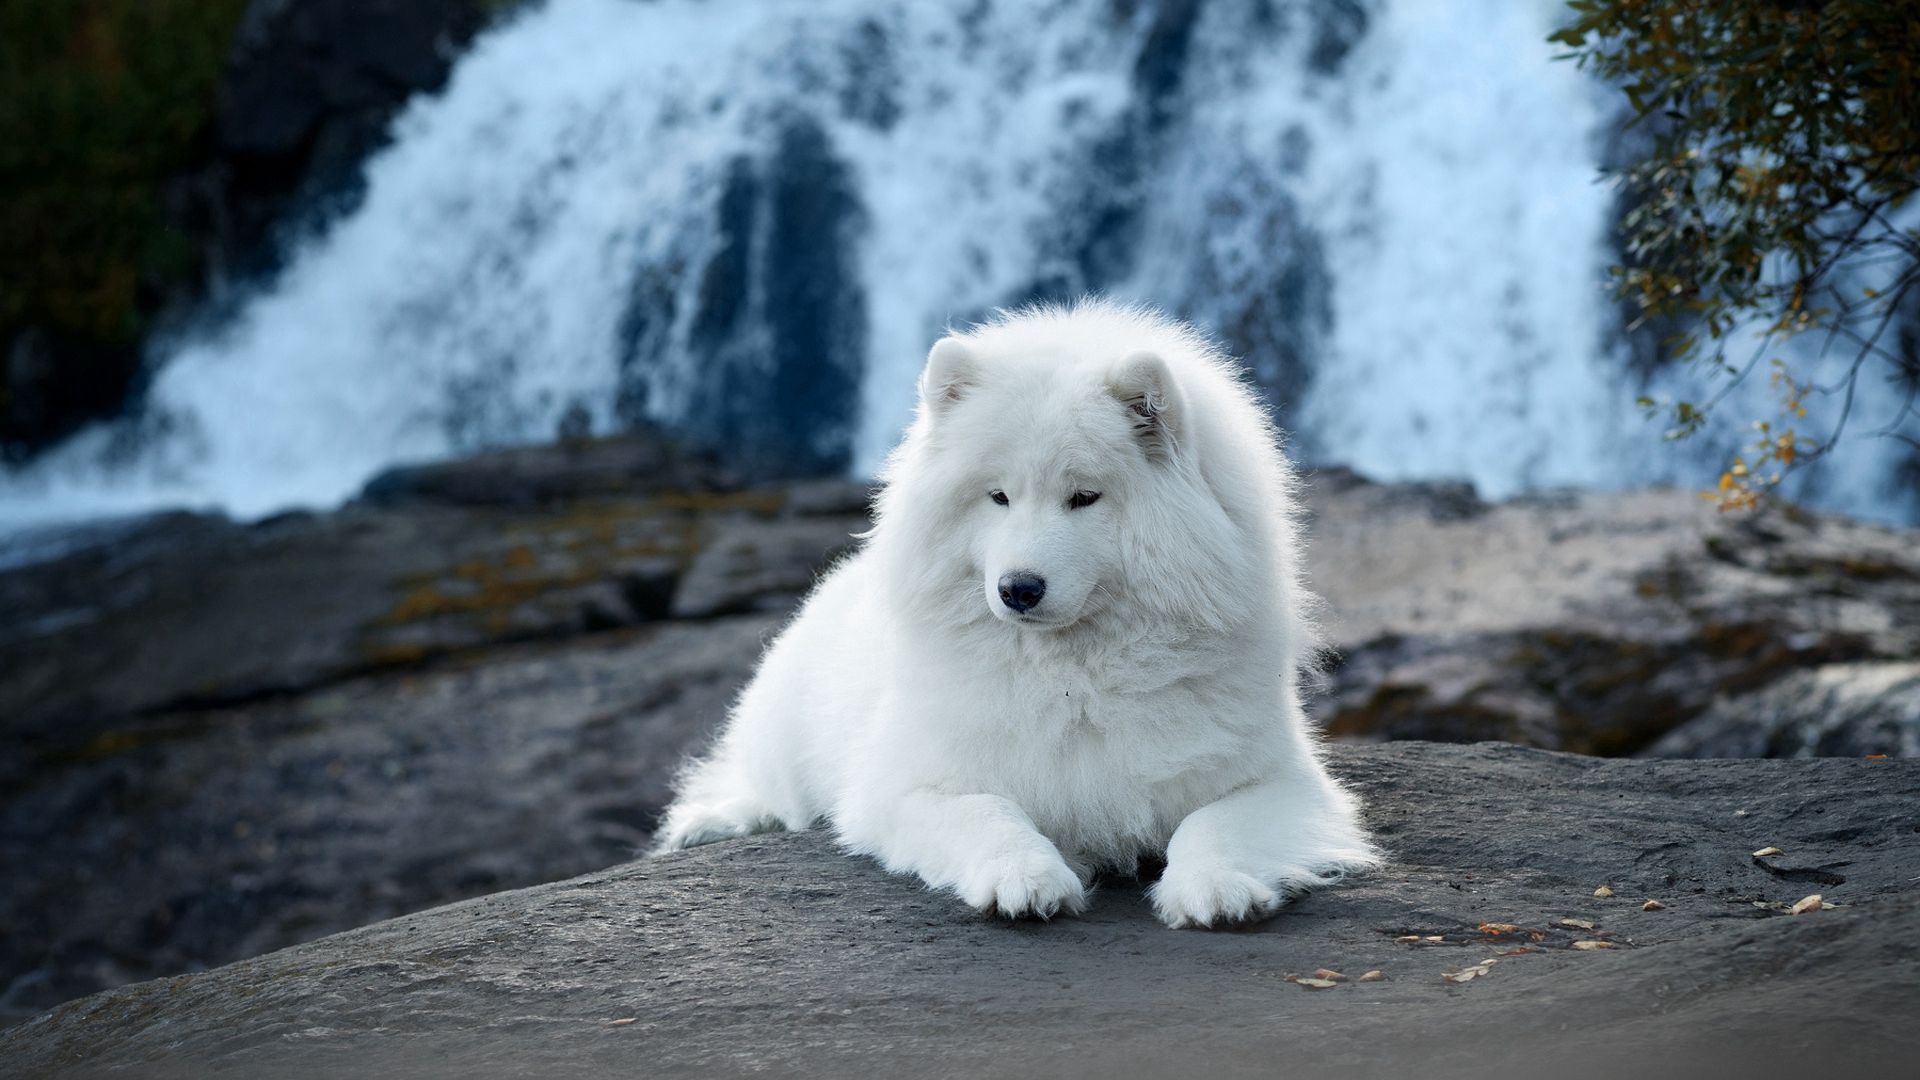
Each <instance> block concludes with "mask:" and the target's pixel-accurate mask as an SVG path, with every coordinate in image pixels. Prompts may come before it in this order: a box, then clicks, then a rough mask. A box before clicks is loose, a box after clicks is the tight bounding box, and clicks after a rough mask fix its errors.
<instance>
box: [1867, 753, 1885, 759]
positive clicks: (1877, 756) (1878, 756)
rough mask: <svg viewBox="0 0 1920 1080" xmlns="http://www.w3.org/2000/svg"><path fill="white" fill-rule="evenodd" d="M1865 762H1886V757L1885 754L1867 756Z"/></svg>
mask: <svg viewBox="0 0 1920 1080" xmlns="http://www.w3.org/2000/svg"><path fill="white" fill-rule="evenodd" d="M1867 760H1868V761H1885V760H1887V755H1885V754H1868V755H1867Z"/></svg>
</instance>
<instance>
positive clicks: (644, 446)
mask: <svg viewBox="0 0 1920 1080" xmlns="http://www.w3.org/2000/svg"><path fill="white" fill-rule="evenodd" d="M742 486H744V484H743V483H742V481H741V480H740V478H739V477H738V476H737V475H735V474H734V473H732V472H730V471H728V470H727V469H725V468H724V467H723V466H721V465H720V464H719V462H718V461H717V460H716V459H715V457H714V455H712V454H710V453H702V452H700V451H696V450H694V449H692V448H690V447H688V446H687V445H686V444H685V443H684V442H683V441H681V440H678V439H675V438H673V437H672V436H669V435H667V434H666V433H664V432H661V431H659V430H658V429H642V430H639V431H633V432H628V433H626V434H623V435H619V436H616V437H612V438H603V439H573V440H562V441H561V442H559V443H555V444H551V445H545V446H517V447H508V448H505V449H500V450H489V451H486V452H484V453H481V454H476V455H474V456H472V457H468V458H462V459H460V460H458V461H448V462H437V463H434V464H431V465H413V466H402V467H399V468H394V469H389V470H387V471H386V472H383V473H381V474H380V475H378V476H376V477H374V478H373V479H372V480H370V481H368V482H367V486H366V488H365V490H364V491H362V492H361V496H360V498H361V500H362V501H363V502H367V503H372V504H376V505H380V506H399V505H403V504H408V503H425V504H442V505H448V506H533V505H551V504H555V503H562V502H568V501H570V500H575V499H595V498H598V499H605V498H621V497H632V496H635V495H649V494H653V493H656V492H661V491H674V490H679V491H685V490H714V491H725V490H732V489H738V488H740V487H742Z"/></svg>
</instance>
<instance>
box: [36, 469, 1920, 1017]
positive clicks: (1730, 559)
mask: <svg viewBox="0 0 1920 1080" xmlns="http://www.w3.org/2000/svg"><path fill="white" fill-rule="evenodd" d="M646 438H647V437H645V436H633V437H630V438H629V439H626V440H603V441H579V442H570V443H565V444H561V445H558V446H553V447H544V448H527V449H521V450H513V451H500V452H494V453H490V454H485V455H481V456H479V457H477V458H475V459H472V460H471V461H469V462H465V463H448V464H443V465H436V466H431V467H427V468H422V469H411V470H403V471H398V472H396V473H392V474H388V477H386V478H383V479H382V480H380V481H376V483H375V484H374V485H372V487H373V488H374V489H375V490H374V491H373V493H372V496H371V497H370V498H368V499H365V500H363V501H361V502H359V503H357V504H355V505H353V506H350V507H348V508H347V509H345V510H343V511H341V512H339V513H336V514H330V515H288V516H285V517H282V518H278V519H275V520H271V521H267V522H262V523H260V524H257V525H251V526H245V525H237V524H234V523H232V522H229V521H227V520H225V519H223V518H219V517H209V516H204V515H192V514H169V515H160V516H156V517H152V518H147V519H140V520H134V521H123V522H108V523H100V524H96V525H92V526H88V527H86V528H82V529H76V530H67V531H64V532H42V533H39V534H35V535H32V536H27V537H24V538H21V537H16V538H14V539H13V540H12V541H11V542H10V543H9V544H8V545H7V547H6V549H5V550H0V731H4V732H5V733H6V734H7V736H8V738H6V739H4V740H0V793H4V794H0V869H4V871H5V873H4V874H0V943H4V946H3V948H0V1024H4V1023H7V1022H9V1021H13V1022H17V1021H19V1020H23V1019H25V1018H27V1017H29V1016H32V1015H35V1014H37V1013H38V1012H39V1011H41V1010H43V1009H45V1008H47V1007H50V1006H52V1005H54V1004H56V1003H58V1002H60V1001H62V1000H66V999H68V998H71V997H75V996H78V995H81V994H85V993H89V992H92V991H95V990H99V989H104V988H108V987H112V986H116V985H120V984H122V983H125V982H128V981H131V980H138V979H145V978H150V977H153V976H158V975H168V974H176V973H179V972H185V971H195V970H200V969H204V968H208V967H212V966H216V965H219V964H224V963H228V962H231V961H235V960H239V959H242V958H245V957H248V956H253V955H257V954H259V953H261V952H263V951H266V950H269V949H273V948H278V947H281V946H285V945H291V944H295V943H298V942H301V941H306V940H311V939H313V938H315V937H318V936H320V935H322V934H325V933H329V932H333V931H336V930H342V929H346V928H349V927H354V926H361V925H365V924H367V923H370V922H373V921H376V920H379V919H382V918H386V917H389V916H393V915H398V914H402V913H405V912H408V911H414V910H419V909H422V908H426V907H430V906H433V905H436V904H442V903H446V902H449V901H453V900H459V899H462V898H465V897H471V896H474V895H477V894H479V893H483V892H490V891H494V890H498V889H505V888H515V887H521V886H531V885H536V884H539V883H541V882H546V881H552V880H555V879H559V878H564V877H567V876H570V875H573V874H578V873H582V872H586V871H590V870H595V869H599V868H602V867H606V866H610V865H613V864H616V863H619V862H621V861H622V860H624V859H626V858H627V857H629V856H630V855H631V853H632V852H633V851H634V850H635V848H636V847H637V846H639V845H641V844H642V843H644V840H645V837H646V835H647V833H648V831H649V830H650V829H651V828H652V824H653V820H654V816H655V814H656V813H657V810H658V808H659V806H660V805H661V803H662V801H663V800H664V798H665V792H666V790H667V788H666V785H667V781H668V778H669V777H670V775H671V773H672V770H673V768H674V766H675V764H676V763H677V762H678V761H679V760H680V758H681V756H682V755H683V754H684V753H685V752H686V750H687V749H688V748H689V747H691V746H694V745H697V744H698V743H699V741H700V740H701V739H702V738H703V737H704V736H705V733H706V732H707V731H709V730H710V729H711V727H712V725H713V724H715V723H717V722H718V720H719V718H720V717H721V715H722V714H723V712H724V709H725V706H726V703H727V702H728V701H729V700H730V698H731V696H732V695H733V693H734V692H735V690H736V688H737V687H738V686H739V685H741V684H742V683H743V682H744V680H745V679H746V678H747V676H748V674H749V673H750V672H751V670H752V666H753V664H754V662H755V661H756V659H757V657H758V654H759V652H760V649H761V648H762V646H763V643H764V641H765V639H766V637H767V635H768V634H770V633H771V632H772V631H773V629H774V628H775V627H776V625H777V617H778V613H779V612H781V611H784V610H786V609H787V608H789V607H790V606H791V605H792V604H793V603H794V601H795V600H796V599H797V598H798V596H799V595H800V594H802V593H803V592H804V591H805V589H806V588H807V587H808V586H809V584H810V583H811V581H812V580H813V579H814V576H815V575H816V574H817V573H818V572H819V571H820V569H821V568H822V566H824V565H825V563H826V562H827V561H828V560H830V559H831V558H832V557H833V556H834V555H835V554H836V553H837V552H839V551H841V550H844V548H845V546H846V545H847V544H848V543H849V541H850V538H851V535H852V534H853V533H856V532H858V531H860V530H862V529H864V528H865V527H866V526H867V523H868V522H867V517H866V514H865V507H866V502H867V498H868V495H869V492H868V489H867V487H866V486H865V485H863V484H857V483H848V482H844V481H806V482H795V483H789V484H783V485H768V486H761V487H741V486H738V484H737V483H736V482H735V481H733V480H732V479H730V478H729V477H727V476H726V475H724V474H723V473H721V472H718V471H714V467H713V466H712V465H711V462H710V460H709V459H706V458H702V457H700V456H698V455H691V454H688V453H687V452H685V451H684V450H682V449H679V448H675V447H673V446H670V445H662V444H660V443H657V442H647V441H646ZM649 463H651V464H649ZM703 484H704V485H705V486H697V485H703ZM678 485H696V486H678ZM1309 507H1310V510H1311V511H1312V514H1313V521H1312V548H1311V550H1310V554H1309V563H1310V568H1311V573H1312V578H1313V582H1314V585H1315V587H1316V588H1318V589H1319V590H1320V591H1321V592H1322V593H1324V594H1325V596H1326V597H1327V599H1328V608H1327V612H1326V616H1325V622H1326V624H1327V627H1328V632H1329V633H1328V636H1329V638H1330V640H1331V641H1332V642H1334V643H1335V645H1336V646H1337V647H1338V648H1339V650H1340V653H1341V662H1340V664H1339V666H1338V667H1336V668H1335V669H1334V670H1333V672H1332V674H1331V677H1330V680H1329V684H1330V685H1329V692H1328V694H1326V695H1325V696H1324V697H1323V698H1322V699H1321V700H1320V702H1319V704H1318V705H1317V706H1316V708H1317V710H1318V713H1319V715H1320V716H1321V717H1322V718H1323V719H1324V720H1326V721H1327V722H1329V723H1330V724H1331V726H1332V727H1333V729H1334V731H1335V732H1336V734H1337V735H1338V736H1340V737H1342V738H1345V739H1348V740H1375V739H1382V738H1392V737H1407V736H1422V737H1429V738H1434V737H1438V738H1442V739H1450V740H1462V739H1473V738H1477V737H1480V736H1483V735H1498V736H1501V737H1503V738H1506V739H1508V740H1512V741H1530V742H1533V743H1536V744H1539V745H1545V746H1549V747H1560V748H1566V747H1574V748H1580V749H1591V750H1607V751H1622V750H1634V749H1644V748H1645V747H1646V746H1648V745H1651V744H1652V741H1653V740H1654V739H1656V738H1658V737H1659V736H1660V735H1662V734H1664V733H1665V732H1667V731H1668V730H1670V729H1672V728H1673V726H1674V725H1676V724H1684V723H1685V722H1686V721H1689V720H1693V719H1695V718H1697V717H1703V716H1707V717H1711V718H1712V722H1711V726H1712V728H1713V731H1714V732H1717V733H1719V734H1717V735H1716V736H1715V738H1716V739H1720V740H1721V742H1716V743H1714V744H1713V745H1714V746H1715V747H1722V746H1723V745H1737V746H1739V747H1742V748H1745V750H1743V751H1742V752H1747V751H1751V752H1758V753H1772V754H1787V753H1799V752H1801V749H1802V748H1803V747H1807V746H1811V747H1812V749H1813V752H1815V753H1818V754H1835V753H1861V752H1866V751H1867V749H1868V748H1869V747H1872V748H1874V750H1873V752H1883V751H1884V752H1887V753H1891V754H1895V755H1898V754H1901V753H1906V752H1910V751H1909V748H1908V744H1907V743H1905V742H1901V743H1899V744H1898V745H1897V746H1896V745H1895V744H1894V743H1893V742H1887V741H1881V742H1873V741H1862V740H1863V739H1864V738H1865V736H1863V735H1860V733H1861V732H1867V731H1869V730H1871V731H1885V730H1890V729H1886V728H1885V726H1884V724H1882V721H1881V720H1879V719H1872V718H1875V717H1878V718H1883V719H1884V718H1885V717H1887V716H1890V715H1899V716H1905V715H1909V714H1908V713H1903V712H1900V711H1899V710H1901V709H1906V708H1908V705H1905V704H1902V703H1903V702H1907V701H1908V697H1910V693H1911V689H1910V684H1909V683H1907V682H1905V681H1903V680H1901V679H1897V678H1896V679H1891V680H1887V679H1881V680H1879V681H1875V680H1874V679H1855V678H1853V677H1852V674H1851V673H1869V672H1875V671H1891V670H1894V669H1893V668H1890V667H1882V666H1879V665H1895V664H1908V663H1911V662H1912V661H1913V658H1914V641H1913V638H1914V635H1915V633H1916V631H1915V628H1916V627H1917V626H1920V611H1916V601H1915V587H1916V586H1915V580H1914V577H1913V575H1912V573H1911V569H1910V568H1912V567H1914V566H1915V565H1920V556H1916V544H1915V540H1914V537H1915V534H1914V533H1912V532H1906V531H1900V530H1890V529H1880V528H1874V527H1869V526H1864V525H1859V524H1857V523H1853V522H1847V521H1842V520H1837V519H1832V518H1821V517H1806V516H1792V517H1789V516H1785V515H1779V516H1774V517H1770V518H1763V519H1758V520H1753V519H1738V518H1723V517H1720V516H1718V515H1716V514H1715V513H1714V512H1713V511H1712V510H1711V509H1710V508H1708V507H1705V506H1703V505H1701V504H1700V502H1699V500H1697V499H1695V498H1694V497H1693V496H1692V495H1690V494H1688V493H1684V492H1641V493H1623V494H1613V495H1582V496H1568V497H1564V498H1555V499H1533V500H1521V501H1516V502H1511V503H1506V504H1500V505H1488V504H1484V503H1482V502H1480V501H1479V500H1478V499H1477V498H1475V497H1474V495H1473V492H1472V490H1471V489H1470V488H1468V487H1466V486H1465V485H1444V484H1426V485H1376V484H1369V483H1366V482H1365V481H1363V480H1360V479H1359V478H1357V477H1355V476H1353V475H1352V474H1350V473H1343V472H1339V471H1332V472H1328V473H1323V474H1321V475H1320V476H1319V477H1318V478H1317V479H1316V480H1315V481H1314V484H1313V487H1312V489H1311V491H1310V495H1309ZM675 615H678V616H681V617H680V618H673V616H675ZM1840 672H1846V673H1850V674H1848V675H1847V676H1845V677H1844V678H1842V677H1841V676H1840V675H1839V674H1837V673H1840ZM1807 673H1813V674H1811V675H1809V674H1807ZM1835 678H1839V679H1841V682H1842V683H1844V686H1839V684H1835V685H1836V686H1837V687H1838V688H1836V689H1834V690H1833V693H1834V694H1835V695H1838V696H1835V697H1833V698H1831V701H1832V702H1838V703H1840V704H1839V705H1828V704H1822V702H1827V701H1828V700H1829V699H1828V698H1822V697H1817V696H1810V694H1811V691H1803V690H1802V689H1799V688H1801V687H1802V686H1803V682H1804V681H1805V680H1807V679H1811V680H1813V681H1812V682H1811V683H1806V685H1810V686H1827V685H1828V683H1827V682H1826V681H1825V680H1830V679H1835ZM1776 689H1777V693H1775V690H1776ZM1821 692H1822V693H1825V692H1826V691H1824V690H1823V691H1821ZM1769 695H1772V696H1769ZM1903 695H1906V696H1903ZM1794 702H1798V703H1799V704H1793V705H1792V708H1793V709H1798V710H1799V711H1798V712H1793V711H1791V709H1789V708H1788V706H1789V705H1790V704H1792V703H1794ZM1834 708H1842V711H1844V713H1845V715H1846V716H1848V717H1856V718H1867V720H1871V723H1870V724H1868V726H1867V727H1861V726H1860V724H1853V723H1852V721H1849V722H1848V723H1847V724H1841V725H1840V726H1839V727H1837V728H1834V727H1831V725H1830V723H1829V721H1831V720H1832V717H1833V715H1837V714H1834V713H1832V709H1834ZM1809 710H1811V711H1809ZM1789 714H1790V715H1791V716H1793V717H1800V718H1802V719H1796V720H1793V721H1792V722H1791V723H1785V722H1783V721H1781V719H1780V718H1781V717H1785V716H1789ZM1816 720H1817V721H1818V722H1817V723H1816ZM1867 720H1862V721H1861V723H1867ZM1809 725H1811V726H1809ZM1849 725H1851V726H1849ZM1874 725H1879V726H1874ZM1816 728H1817V729H1818V731H1819V732H1821V733H1822V734H1820V735H1818V736H1817V737H1815V738H1814V739H1813V741H1812V742H1811V743H1809V742H1808V740H1807V734H1806V733H1807V732H1810V731H1814V730H1815V729H1816ZM1680 730H1694V729H1689V728H1682V729H1680ZM1833 732H1841V733H1843V734H1844V733H1849V732H1850V733H1853V734H1845V737H1844V738H1843V737H1840V736H1838V735H1833ZM1829 736H1832V737H1829ZM1877 737H1878V736H1876V738H1877ZM1727 740H1732V742H1731V743H1728V742H1727ZM1660 745H1662V746H1664V745H1665V744H1660ZM1688 745H1690V746H1695V749H1694V750H1690V751H1688V752H1690V753H1694V752H1698V753H1707V752H1710V753H1726V752H1729V751H1728V750H1726V749H1724V748H1716V749H1713V750H1710V751H1702V750H1699V749H1698V746H1699V745H1705V744H1704V743H1697V744H1696V743H1690V744H1688ZM1663 752H1665V751H1663ZM1469 782H1470V781H1465V780H1463V781H1462V783H1469ZM1434 798H1435V799H1436V800H1438V802H1439V805H1443V806H1449V807H1451V806H1452V805H1453V804H1452V803H1451V802H1449V801H1447V800H1448V798H1449V796H1448V795H1447V794H1446V792H1445V791H1443V790H1441V789H1438V788H1436V789H1435V794H1434ZM1461 812H1465V811H1461ZM1755 846H1759V845H1755ZM1783 846H1784V845H1783ZM1309 970H1310V969H1309Z"/></svg>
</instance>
